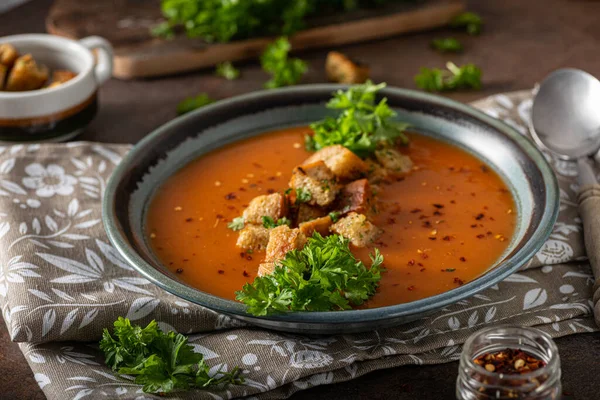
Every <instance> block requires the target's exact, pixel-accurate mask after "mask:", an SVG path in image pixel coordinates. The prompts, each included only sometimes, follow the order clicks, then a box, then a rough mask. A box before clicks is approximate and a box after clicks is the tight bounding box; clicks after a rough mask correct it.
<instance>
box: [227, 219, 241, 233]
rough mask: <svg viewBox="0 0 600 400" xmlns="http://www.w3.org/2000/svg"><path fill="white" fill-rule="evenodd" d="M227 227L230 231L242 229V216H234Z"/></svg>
mask: <svg viewBox="0 0 600 400" xmlns="http://www.w3.org/2000/svg"><path fill="white" fill-rule="evenodd" d="M227 227H228V228H229V229H231V230H232V231H239V230H242V229H244V217H235V218H234V219H233V221H231V222H230V223H228V224H227Z"/></svg>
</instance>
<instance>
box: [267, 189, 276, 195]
mask: <svg viewBox="0 0 600 400" xmlns="http://www.w3.org/2000/svg"><path fill="white" fill-rule="evenodd" d="M267 193H268V194H273V193H275V189H267Z"/></svg>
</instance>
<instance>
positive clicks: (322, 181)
mask: <svg viewBox="0 0 600 400" xmlns="http://www.w3.org/2000/svg"><path fill="white" fill-rule="evenodd" d="M290 187H291V188H292V189H294V192H295V193H296V194H297V193H298V191H299V190H303V191H306V192H308V193H310V200H308V201H307V203H308V204H311V205H315V204H317V205H319V206H326V205H328V204H331V203H333V201H334V200H335V196H336V195H337V193H338V191H339V185H338V184H337V180H336V178H335V175H334V174H333V172H332V171H331V170H330V169H329V168H328V167H327V165H326V164H325V162H323V161H316V162H314V163H311V164H305V165H303V166H301V167H296V168H294V171H292V179H291V180H290Z"/></svg>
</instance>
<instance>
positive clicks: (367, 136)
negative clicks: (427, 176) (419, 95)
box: [305, 81, 409, 157]
mask: <svg viewBox="0 0 600 400" xmlns="http://www.w3.org/2000/svg"><path fill="white" fill-rule="evenodd" d="M384 87H385V83H380V84H378V85H375V84H373V83H372V82H371V81H367V82H366V83H364V84H362V85H355V86H352V87H351V88H349V89H348V90H345V91H344V90H339V91H338V92H337V93H335V95H334V97H333V98H332V99H331V100H329V102H328V103H327V108H329V109H332V110H340V114H339V115H338V116H337V118H332V117H327V118H325V119H324V120H322V121H319V122H316V123H314V124H312V125H311V126H310V127H311V128H312V130H313V131H314V135H313V136H310V135H307V136H306V137H305V145H306V149H307V150H309V151H316V150H320V149H322V148H324V147H327V146H331V145H334V144H339V145H342V146H344V147H346V148H348V149H350V150H351V151H353V152H354V153H355V154H356V155H358V156H360V157H366V156H368V155H370V154H371V153H373V152H374V151H375V150H376V149H377V146H378V145H380V144H381V143H382V142H384V143H387V144H395V143H396V142H397V141H400V142H402V143H403V144H406V143H408V139H407V137H406V135H404V130H405V129H406V128H407V127H408V126H409V125H408V124H405V123H402V122H398V121H395V120H394V118H395V117H396V112H395V111H394V110H392V109H391V108H390V107H389V106H388V104H387V99H386V98H383V99H381V100H380V101H379V102H378V103H376V102H375V97H376V94H377V92H378V91H379V90H381V89H383V88H384Z"/></svg>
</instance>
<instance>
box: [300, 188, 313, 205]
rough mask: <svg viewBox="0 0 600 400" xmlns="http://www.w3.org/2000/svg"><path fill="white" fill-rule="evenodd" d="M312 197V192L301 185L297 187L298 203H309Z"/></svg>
mask: <svg viewBox="0 0 600 400" xmlns="http://www.w3.org/2000/svg"><path fill="white" fill-rule="evenodd" d="M311 199H312V194H311V193H310V192H309V191H308V190H305V189H303V188H301V187H299V188H296V203H308V202H309V201H311Z"/></svg>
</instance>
